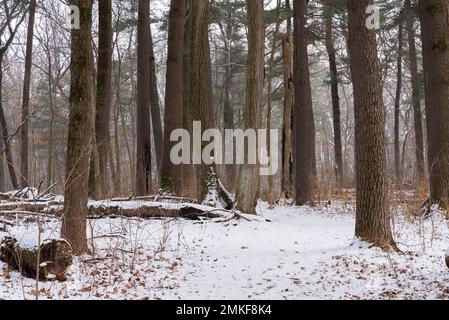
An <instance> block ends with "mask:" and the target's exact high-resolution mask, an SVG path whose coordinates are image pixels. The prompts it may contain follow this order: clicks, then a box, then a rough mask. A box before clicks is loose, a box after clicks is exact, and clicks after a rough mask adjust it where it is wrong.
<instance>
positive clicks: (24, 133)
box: [20, 0, 36, 188]
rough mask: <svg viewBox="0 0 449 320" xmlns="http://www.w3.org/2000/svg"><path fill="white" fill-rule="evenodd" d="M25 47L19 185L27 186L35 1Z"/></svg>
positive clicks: (33, 1)
mask: <svg viewBox="0 0 449 320" xmlns="http://www.w3.org/2000/svg"><path fill="white" fill-rule="evenodd" d="M28 14H29V20H28V33H27V46H26V55H25V76H24V81H23V95H22V128H21V130H20V185H21V187H22V188H25V187H27V186H28V178H29V176H28V127H29V121H28V117H29V114H30V83H31V67H32V60H33V37H34V18H35V15H36V0H31V2H30V9H29V13H28Z"/></svg>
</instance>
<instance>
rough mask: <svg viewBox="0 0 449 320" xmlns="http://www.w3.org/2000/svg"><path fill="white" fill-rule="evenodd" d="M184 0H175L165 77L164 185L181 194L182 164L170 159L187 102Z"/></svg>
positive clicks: (172, 4) (173, 1)
mask: <svg viewBox="0 0 449 320" xmlns="http://www.w3.org/2000/svg"><path fill="white" fill-rule="evenodd" d="M185 17H186V4H185V1H184V0H172V1H171V4H170V14H169V17H168V52H167V78H166V81H165V84H166V89H165V117H164V128H165V132H164V154H163V163H162V178H161V188H162V190H163V191H164V192H168V193H175V194H179V193H180V192H181V189H180V188H181V187H182V166H176V165H174V164H173V163H172V161H170V151H171V149H172V147H173V145H174V143H173V142H171V141H170V135H171V133H172V132H173V130H176V129H180V128H183V106H184V100H183V99H184V77H183V74H184V21H185Z"/></svg>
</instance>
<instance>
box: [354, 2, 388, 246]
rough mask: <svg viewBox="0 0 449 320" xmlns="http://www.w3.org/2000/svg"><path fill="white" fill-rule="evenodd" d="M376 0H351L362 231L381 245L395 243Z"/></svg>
mask: <svg viewBox="0 0 449 320" xmlns="http://www.w3.org/2000/svg"><path fill="white" fill-rule="evenodd" d="M369 5H372V1H371V0H348V13H349V14H348V28H349V40H348V46H349V55H350V60H351V61H350V64H351V76H352V84H353V90H354V115H355V159H356V175H357V179H356V180H357V213H356V231H355V234H356V236H357V237H358V238H360V239H362V240H364V241H367V242H369V243H372V244H373V245H375V246H379V247H384V248H389V247H391V246H394V240H393V236H392V233H391V226H390V210H389V203H388V185H387V169H386V168H387V160H386V151H385V110H384V104H383V100H382V99H383V98H382V83H381V72H380V66H379V60H378V57H377V43H376V33H375V31H372V30H369V29H368V28H367V27H366V19H367V15H366V8H367V7H368V6H369Z"/></svg>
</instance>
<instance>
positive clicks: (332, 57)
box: [325, 6, 344, 186]
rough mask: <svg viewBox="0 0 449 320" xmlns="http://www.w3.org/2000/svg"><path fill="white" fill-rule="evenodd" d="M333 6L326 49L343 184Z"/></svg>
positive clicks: (337, 168)
mask: <svg viewBox="0 0 449 320" xmlns="http://www.w3.org/2000/svg"><path fill="white" fill-rule="evenodd" d="M333 15H334V12H333V8H331V7H330V6H326V12H325V24H326V50H327V54H328V56H329V69H330V76H331V92H332V111H333V123H334V149H335V176H336V180H337V183H338V184H339V185H340V186H341V185H342V184H343V179H344V171H343V146H342V140H341V112H340V96H339V93H338V71H337V58H336V50H335V45H334V39H333V35H332V20H333V19H332V18H333Z"/></svg>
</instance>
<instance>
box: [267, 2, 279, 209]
mask: <svg viewBox="0 0 449 320" xmlns="http://www.w3.org/2000/svg"><path fill="white" fill-rule="evenodd" d="M275 20H276V22H275V27H274V32H273V41H272V43H271V53H270V59H269V61H268V93H267V94H268V99H267V122H266V123H267V135H266V137H267V155H268V157H271V144H270V131H271V121H272V113H273V110H272V108H273V76H274V67H275V66H274V58H275V55H276V48H277V38H278V34H279V29H280V27H281V0H277V1H276V18H275ZM268 204H269V206H270V208H273V207H274V191H273V175H270V176H268Z"/></svg>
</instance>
